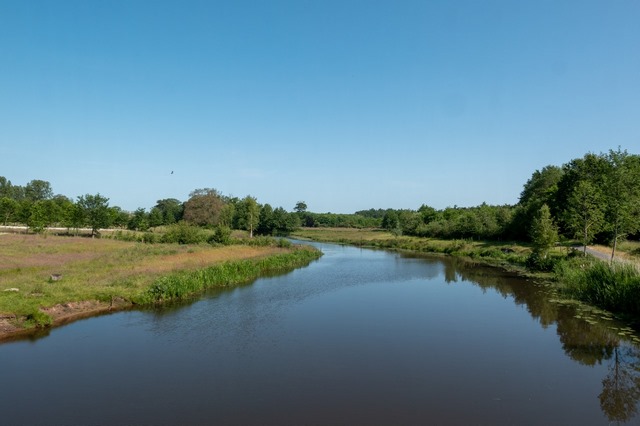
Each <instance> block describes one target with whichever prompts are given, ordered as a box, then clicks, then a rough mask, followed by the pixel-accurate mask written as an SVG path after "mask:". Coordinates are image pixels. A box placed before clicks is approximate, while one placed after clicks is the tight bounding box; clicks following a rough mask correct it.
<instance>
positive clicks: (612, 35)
mask: <svg viewBox="0 0 640 426" xmlns="http://www.w3.org/2000/svg"><path fill="white" fill-rule="evenodd" d="M0 144H1V145H0V146H1V149H0V175H1V176H5V177H7V178H8V179H10V180H11V181H12V182H13V183H14V184H20V185H24V184H26V183H27V182H28V181H30V180H32V179H43V180H48V181H49V182H51V184H52V186H53V189H54V192H56V193H61V194H64V195H67V196H70V197H72V198H74V199H75V197H77V196H78V195H83V194H86V193H91V194H95V193H97V192H99V193H101V194H102V195H105V196H107V197H109V198H110V203H111V205H118V206H120V207H122V208H124V209H126V210H134V209H136V208H137V207H144V208H147V209H149V208H150V207H152V206H153V205H155V202H156V200H158V199H162V198H177V199H179V200H182V201H184V200H186V199H187V198H188V194H189V192H191V191H192V190H194V189H196V188H204V187H212V188H216V189H218V190H219V191H220V192H222V193H224V194H227V195H234V196H238V197H244V196H245V195H252V196H255V197H257V198H258V201H259V202H261V203H270V204H271V205H272V206H274V207H277V206H282V207H284V208H285V209H287V210H291V209H292V208H293V206H294V205H295V203H296V201H298V200H304V201H306V203H307V204H308V206H309V210H311V211H315V212H327V211H331V212H339V213H352V212H354V211H356V210H360V209H368V208H372V207H373V208H387V207H393V208H413V209H415V208H418V207H419V206H420V205H421V204H423V203H426V204H429V205H431V206H434V207H436V208H444V207H446V206H453V205H458V206H471V205H478V204H480V203H482V202H483V201H485V202H487V203H489V204H505V203H508V204H513V203H516V202H517V200H518V196H519V194H520V191H521V190H522V185H523V184H524V183H525V182H526V180H527V179H528V178H529V177H530V176H531V174H532V173H533V172H534V171H535V170H536V169H540V168H542V167H544V166H546V165H549V164H554V165H562V164H563V163H566V162H568V161H569V160H571V159H573V158H578V157H582V156H583V155H584V154H585V153H587V152H595V153H599V152H603V151H608V150H609V149H611V148H613V149H616V148H617V147H618V146H621V147H622V148H623V149H627V150H628V151H629V152H630V153H634V154H635V153H639V152H640V2H639V1H637V0H601V1H592V0H575V1H562V0H548V1H547V0H537V1H528V0H527V1H524V0H523V1H516V0H504V1H479V0H469V1H428V0H421V1H402V0H399V1H391V0H390V1H375V0H366V1H349V0H340V1H328V0H317V1H304V0H291V1H268V0H256V1H204V0H203V1H136V0H126V1H119V0H109V1H97V0H95V1H91V0H77V1H65V0H58V1H29V0H24V1H18V0H0ZM172 171H173V174H171V172H172Z"/></svg>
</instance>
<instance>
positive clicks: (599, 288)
mask: <svg viewBox="0 0 640 426" xmlns="http://www.w3.org/2000/svg"><path fill="white" fill-rule="evenodd" d="M555 276H556V280H557V281H558V283H560V284H561V285H562V287H563V291H564V292H565V293H566V294H567V295H569V296H571V297H573V298H576V299H579V300H582V301H584V302H586V303H589V304H591V305H594V306H598V307H600V308H603V309H606V310H609V311H612V312H616V313H622V314H625V315H628V316H632V317H634V318H640V272H639V270H638V268H637V267H636V266H635V265H632V264H629V263H619V262H615V263H613V264H611V265H610V264H609V263H607V262H603V261H599V260H596V259H590V258H584V257H576V258H573V259H567V260H565V261H562V262H560V263H558V264H557V265H556V269H555Z"/></svg>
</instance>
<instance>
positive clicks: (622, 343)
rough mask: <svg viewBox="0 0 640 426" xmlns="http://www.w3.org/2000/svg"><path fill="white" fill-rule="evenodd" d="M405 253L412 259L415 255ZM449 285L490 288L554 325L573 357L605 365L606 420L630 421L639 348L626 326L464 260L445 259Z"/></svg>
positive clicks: (638, 382)
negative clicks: (606, 367) (466, 284)
mask: <svg viewBox="0 0 640 426" xmlns="http://www.w3.org/2000/svg"><path fill="white" fill-rule="evenodd" d="M403 256H406V257H410V258H415V257H420V256H419V255H415V254H404V255H403ZM442 262H443V263H444V276H445V280H446V282H447V283H456V282H458V281H461V282H470V283H472V284H475V285H477V286H479V287H480V288H482V289H483V290H484V291H487V290H489V289H493V290H495V291H497V292H498V293H500V294H501V295H502V296H503V297H505V298H507V297H511V298H513V301H514V303H516V304H517V305H522V306H524V307H526V309H527V311H528V312H529V314H530V315H531V316H532V318H534V319H536V320H537V321H538V322H539V323H540V325H541V326H542V327H544V328H547V327H549V326H551V325H554V324H555V325H556V331H557V334H558V337H559V338H560V342H561V344H562V348H563V350H564V352H565V354H567V355H568V356H569V357H570V358H571V359H572V360H574V361H576V362H578V363H580V364H582V365H586V366H595V365H596V364H598V365H602V364H605V365H607V366H608V374H607V376H606V377H605V378H604V379H603V380H602V392H601V393H600V395H599V399H600V407H601V409H602V411H603V413H605V414H606V416H607V417H608V419H609V420H610V421H612V422H613V421H615V422H628V421H629V420H631V419H633V418H634V417H635V416H636V414H637V412H638V401H639V400H640V349H639V348H638V346H637V342H638V337H637V336H636V332H634V331H633V330H632V329H631V328H630V327H628V326H626V325H625V324H623V323H621V322H619V321H616V320H615V319H614V318H613V317H612V316H611V315H610V314H608V313H606V312H601V311H598V310H596V309H590V308H588V307H584V306H582V305H580V304H577V303H572V302H568V301H562V300H559V299H558V295H557V292H556V291H555V289H553V288H552V287H550V286H547V285H542V284H539V283H535V282H532V281H529V282H528V283H525V282H523V280H521V279H515V280H514V274H512V273H509V272H507V271H502V270H500V269H497V268H491V267H487V266H484V265H478V264H475V263H473V262H469V261H466V260H463V259H457V258H445V259H442Z"/></svg>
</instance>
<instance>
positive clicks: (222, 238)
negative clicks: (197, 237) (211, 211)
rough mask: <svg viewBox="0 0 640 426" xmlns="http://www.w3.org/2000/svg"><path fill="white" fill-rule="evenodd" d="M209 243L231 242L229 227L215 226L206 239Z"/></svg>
mask: <svg viewBox="0 0 640 426" xmlns="http://www.w3.org/2000/svg"><path fill="white" fill-rule="evenodd" d="M207 242H208V243H209V244H223V245H229V244H231V228H229V227H227V226H221V225H220V226H216V229H215V230H214V233H213V235H211V236H209V238H208V239H207Z"/></svg>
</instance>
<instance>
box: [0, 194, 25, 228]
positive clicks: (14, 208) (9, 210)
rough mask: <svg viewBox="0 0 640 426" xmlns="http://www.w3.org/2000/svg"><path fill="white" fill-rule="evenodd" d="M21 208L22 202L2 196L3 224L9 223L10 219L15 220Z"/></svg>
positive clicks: (0, 205)
mask: <svg viewBox="0 0 640 426" xmlns="http://www.w3.org/2000/svg"><path fill="white" fill-rule="evenodd" d="M19 209H20V204H19V203H18V202H17V201H16V200H14V199H13V198H9V197H2V198H0V220H2V224H3V225H5V226H6V225H7V223H9V222H10V221H13V220H15V218H16V217H17V215H18V211H19Z"/></svg>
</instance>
